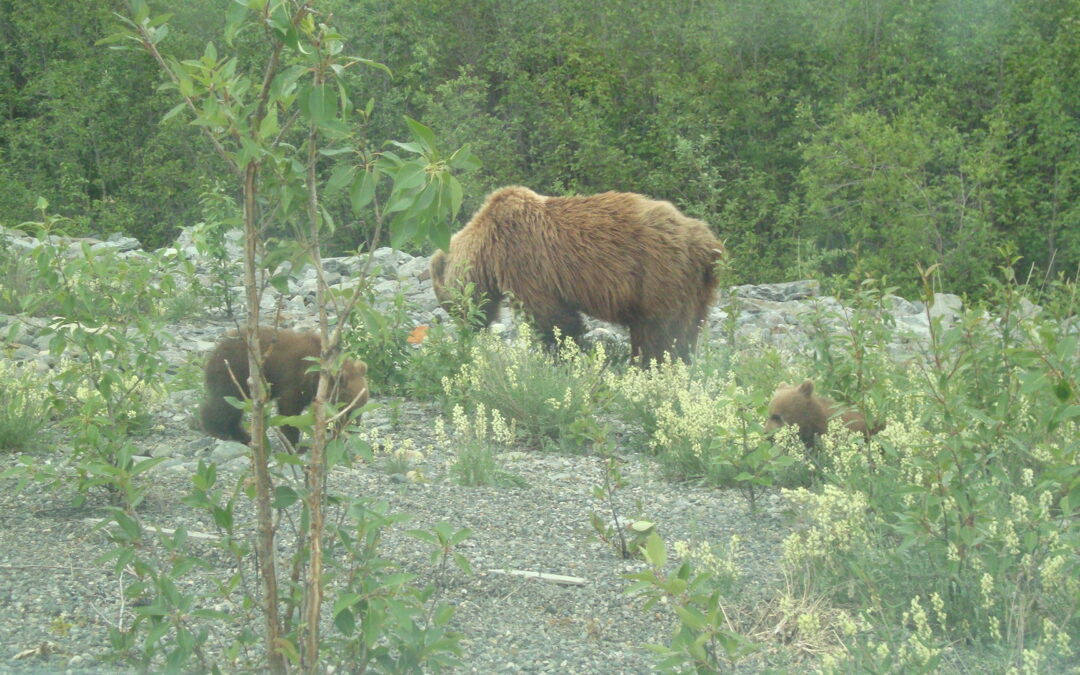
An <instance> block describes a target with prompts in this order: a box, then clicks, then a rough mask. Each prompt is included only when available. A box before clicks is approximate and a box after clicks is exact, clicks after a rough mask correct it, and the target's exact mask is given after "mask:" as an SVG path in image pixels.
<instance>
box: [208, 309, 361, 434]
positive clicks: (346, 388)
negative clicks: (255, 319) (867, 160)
mask: <svg viewBox="0 0 1080 675" xmlns="http://www.w3.org/2000/svg"><path fill="white" fill-rule="evenodd" d="M259 346H260V347H261V348H262V352H263V376H264V377H265V378H266V383H267V385H269V387H270V398H271V399H274V400H276V401H277V409H278V414H280V415H299V414H300V413H301V412H302V411H303V410H304V408H306V407H307V406H308V404H310V403H311V402H312V401H313V400H314V399H315V393H316V389H317V387H318V385H319V374H318V372H308V369H310V368H311V366H312V365H314V364H313V363H312V362H311V361H309V360H308V357H314V358H316V359H318V358H319V355H320V354H321V352H322V340H321V339H320V338H319V336H318V335H316V334H315V333H308V332H298V331H293V330H286V329H284V328H279V329H277V330H274V329H273V328H268V327H265V326H262V327H260V328H259ZM204 374H205V378H206V397H205V398H204V399H203V403H202V407H201V408H200V411H199V417H200V419H201V421H202V428H203V431H205V432H206V433H208V434H210V435H211V436H214V437H215V438H221V439H224V440H227V441H240V442H241V443H250V442H251V435H250V434H248V432H247V431H246V430H245V429H244V427H243V425H242V424H241V421H242V418H243V413H242V412H241V411H240V409H239V408H235V407H233V406H232V405H230V404H229V403H228V402H227V401H226V400H225V397H226V396H234V397H236V398H238V399H244V398H248V397H250V390H249V384H248V349H247V340H246V339H245V338H243V337H241V336H240V335H239V334H238V333H237V332H236V331H230V332H229V333H228V334H226V335H225V337H224V338H222V340H221V341H220V342H218V344H217V346H216V347H215V348H214V351H213V352H211V353H210V356H209V358H207V360H206V366H205V368H204ZM234 378H235V379H234ZM237 383H239V384H240V387H239V388H237V386H236V385H237ZM367 398H368V389H367V364H366V363H364V362H363V361H360V360H357V359H345V362H344V364H343V365H342V369H341V374H340V375H339V376H338V378H337V382H336V383H335V384H334V386H333V389H332V391H331V395H330V400H332V401H334V402H336V403H343V404H347V405H348V406H349V410H350V411H351V410H352V409H354V408H358V407H360V406H362V405H364V403H366V402H367ZM282 433H284V434H285V437H286V438H288V439H289V442H290V443H292V445H293V447H296V444H297V442H298V441H299V440H300V430H299V429H297V428H296V427H291V426H284V427H282Z"/></svg>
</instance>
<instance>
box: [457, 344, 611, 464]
mask: <svg viewBox="0 0 1080 675" xmlns="http://www.w3.org/2000/svg"><path fill="white" fill-rule="evenodd" d="M603 370H604V348H603V345H599V344H598V345H597V346H596V349H595V351H593V352H589V353H587V352H584V351H582V350H581V349H580V348H579V347H578V346H577V345H576V344H574V343H573V342H572V341H569V340H566V341H564V342H562V344H561V346H560V348H559V352H558V355H557V357H556V356H553V355H552V354H550V353H548V352H547V351H546V350H545V349H544V348H542V347H541V346H540V345H539V342H538V340H537V338H536V336H535V334H534V333H533V332H532V331H531V330H529V329H528V328H527V327H521V328H520V330H519V332H518V334H517V336H515V337H514V338H513V339H512V340H510V341H504V340H503V339H502V338H501V337H500V336H498V335H493V334H491V333H482V334H480V335H479V336H478V337H477V342H476V344H475V345H474V346H473V350H472V354H471V359H470V361H469V362H467V363H466V364H465V365H464V366H462V367H461V370H460V371H459V372H458V373H457V374H456V375H454V376H452V377H447V378H444V379H443V392H444V395H445V398H446V400H447V402H448V404H449V405H450V406H453V405H458V404H460V405H462V406H464V407H465V409H466V410H472V409H474V408H475V406H477V405H479V404H483V405H484V406H485V407H486V408H487V409H488V410H491V411H493V412H494V411H498V412H499V414H500V415H501V416H502V417H503V418H504V419H506V420H507V421H509V422H511V423H513V424H516V426H517V430H518V433H519V434H520V435H521V437H522V438H523V439H524V440H525V441H526V442H528V443H532V444H536V445H539V446H541V447H556V448H559V449H562V450H577V451H580V450H581V449H582V448H583V445H584V443H585V441H587V440H591V439H592V437H593V436H592V431H593V430H594V429H595V427H596V424H597V422H596V416H597V414H598V413H599V412H601V411H602V410H604V409H605V407H606V404H607V395H606V393H605V390H604V386H603Z"/></svg>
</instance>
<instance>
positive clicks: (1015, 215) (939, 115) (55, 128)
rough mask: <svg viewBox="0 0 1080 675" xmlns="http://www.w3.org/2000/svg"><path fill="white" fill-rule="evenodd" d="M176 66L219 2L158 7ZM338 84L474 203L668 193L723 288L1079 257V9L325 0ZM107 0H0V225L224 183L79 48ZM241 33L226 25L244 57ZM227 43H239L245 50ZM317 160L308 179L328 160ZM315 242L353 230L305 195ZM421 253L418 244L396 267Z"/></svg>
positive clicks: (145, 74)
mask: <svg viewBox="0 0 1080 675" xmlns="http://www.w3.org/2000/svg"><path fill="white" fill-rule="evenodd" d="M156 4H157V9H158V10H159V11H170V12H173V13H174V17H173V18H172V19H171V21H170V34H169V35H168V37H167V38H166V40H167V41H168V42H169V43H171V44H170V46H169V49H170V50H171V51H172V52H174V53H180V54H194V53H200V52H201V51H202V49H203V46H204V45H205V43H207V42H208V41H212V40H214V39H215V38H219V37H220V35H221V29H222V26H223V24H224V22H225V15H226V12H227V11H228V8H229V5H230V4H231V3H230V2H226V1H225V0H185V1H184V2H173V3H165V2H161V3H156ZM323 5H324V9H326V10H327V11H330V12H332V14H333V16H334V23H335V25H338V26H341V27H343V28H345V27H347V30H346V32H347V33H348V35H349V36H350V39H351V41H352V42H353V44H349V45H348V46H347V47H346V51H348V52H350V53H355V54H359V55H362V56H364V57H366V58H370V59H373V60H375V61H378V62H381V63H384V64H386V65H387V66H389V68H390V70H391V71H392V73H393V74H392V76H387V75H386V74H383V73H376V72H374V71H370V70H366V69H365V70H356V72H348V73H346V75H345V77H346V78H354V80H355V81H351V82H350V83H349V86H350V91H353V92H355V93H354V100H356V101H359V102H361V103H363V102H366V101H367V100H369V99H370V100H377V101H378V102H379V105H376V106H374V107H371V108H369V109H370V110H371V114H370V116H369V117H368V121H367V126H368V128H367V129H366V133H367V136H368V137H369V138H372V139H385V138H397V137H402V136H405V135H406V133H407V130H406V129H405V122H404V121H403V118H402V113H403V112H404V113H406V114H408V115H409V116H411V117H413V118H415V119H418V120H420V121H422V122H423V123H425V124H426V125H428V126H429V127H431V128H432V129H433V130H434V132H435V133H436V134H437V135H438V137H439V138H440V142H442V143H444V144H445V147H459V146H460V145H462V144H465V143H468V144H470V146H471V148H472V150H473V152H475V153H476V154H477V155H478V156H479V158H480V159H481V160H482V162H483V168H482V169H481V170H480V171H477V172H473V173H472V174H470V176H469V177H468V179H467V181H466V183H465V186H464V187H465V202H464V206H463V208H462V209H461V213H460V215H459V217H458V218H459V221H460V222H459V223H457V224H456V225H455V227H454V229H456V227H457V226H460V225H461V224H463V223H464V222H465V221H466V220H467V219H468V217H469V215H470V214H471V213H472V212H473V210H475V208H476V207H477V206H479V204H480V202H481V200H482V199H483V197H484V195H485V194H486V193H487V192H489V191H490V190H491V189H493V188H495V187H498V186H501V185H508V184H521V185H527V186H529V187H531V188H533V189H535V190H537V191H538V192H542V193H547V194H566V193H581V194H588V193H594V192H600V191H604V190H626V191H634V192H641V193H644V194H647V195H650V196H652V197H655V198H661V199H668V200H671V201H672V202H674V203H675V204H676V205H678V206H679V207H680V208H682V209H683V210H684V211H686V212H687V213H689V214H691V215H693V216H696V217H699V218H702V219H704V220H706V221H708V222H709V223H710V224H711V225H712V227H713V228H714V229H715V230H716V232H717V233H718V234H719V235H720V236H721V237H722V238H724V239H725V241H726V242H727V246H728V248H729V249H730V251H731V252H732V256H733V263H734V264H733V269H734V270H735V273H736V277H737V278H736V281H741V282H771V281H784V280H790V279H794V278H806V277H822V276H827V275H852V274H854V275H856V276H863V275H872V276H875V277H878V278H880V277H882V276H883V275H884V276H886V277H887V278H888V280H889V282H890V283H892V284H894V285H897V286H898V287H900V288H901V289H902V290H905V291H911V290H914V289H915V288H916V286H917V284H918V280H919V278H920V277H919V272H918V269H917V265H921V266H922V267H923V268H926V267H928V266H930V265H932V264H934V263H940V265H941V267H940V279H941V282H942V285H943V286H945V287H947V288H948V290H951V291H953V292H961V293H972V294H978V293H979V292H980V290H981V289H982V288H983V285H984V284H985V282H986V281H987V279H988V278H989V277H990V276H991V274H993V273H994V271H995V269H996V266H997V265H999V264H1000V261H1001V259H1002V258H1003V256H1002V255H999V254H998V253H997V249H999V248H1001V247H1004V248H1005V249H1006V250H1007V251H1008V252H1009V253H1010V254H1019V255H1020V256H1022V258H1021V260H1020V262H1019V263H1018V268H1019V269H1017V272H1018V273H1021V274H1023V275H1024V276H1025V277H1026V276H1027V275H1029V274H1034V275H1036V276H1035V277H1034V278H1036V279H1038V278H1042V277H1052V276H1057V275H1059V274H1063V275H1065V276H1068V277H1073V276H1075V273H1076V270H1077V266H1078V265H1080V227H1078V220H1080V199H1078V197H1080V152H1078V149H1080V148H1078V146H1080V78H1078V70H1080V2H1078V1H1077V0H938V1H921V2H912V1H911V0H753V1H734V0H724V1H696V0H684V1H681V2H656V1H655V0H613V1H610V2H596V1H595V0H470V1H469V2H459V1H455V0H403V1H402V0H393V1H389V0H360V1H350V0H327V1H326V2H325V3H323ZM117 9H120V8H119V7H117V6H115V4H114V3H113V2H111V1H110V0H80V1H79V2H70V1H68V0H38V1H36V2H31V3H27V2H16V1H14V0H0V185H3V186H4V189H3V190H0V224H2V225H6V226H15V225H18V224H19V223H21V222H23V221H27V220H32V219H33V217H34V207H35V204H36V201H37V198H38V197H39V196H42V197H45V198H46V199H47V200H48V203H49V204H50V206H51V208H52V209H53V210H54V211H55V212H56V213H59V214H62V215H65V216H68V217H70V218H71V219H72V220H73V223H74V227H75V228H76V230H77V231H75V232H72V233H71V234H96V235H105V234H109V233H113V232H122V233H124V234H126V235H130V236H134V237H137V238H138V239H139V240H140V241H141V242H142V243H143V244H144V246H147V247H156V246H162V245H165V244H166V243H168V242H169V241H170V240H171V238H172V237H174V236H175V234H176V233H177V231H178V228H180V227H181V226H184V225H190V224H192V223H194V222H197V221H199V220H201V219H203V214H202V213H201V206H200V198H199V197H200V195H203V194H205V193H207V192H212V191H215V190H217V191H221V190H224V189H225V188H223V187H222V185H224V184H225V183H223V182H222V181H221V179H223V178H225V177H226V175H227V173H226V171H227V170H226V168H225V167H224V166H223V165H222V163H221V161H220V159H219V158H218V157H217V156H216V155H215V154H214V153H212V152H210V151H209V150H208V149H207V146H206V144H205V142H203V140H202V139H200V138H197V136H198V134H199V129H198V128H196V127H194V126H192V125H191V124H190V123H189V121H188V120H187V119H186V118H185V116H184V115H176V116H174V117H171V118H169V119H167V120H165V121H162V120H163V117H165V116H166V113H167V112H168V111H169V110H170V108H172V107H173V106H174V105H175V102H176V100H175V92H169V91H165V92H159V91H158V85H159V83H160V79H161V78H160V71H159V69H158V67H157V66H156V64H154V63H152V62H151V61H150V59H149V58H148V57H147V58H141V59H140V58H135V59H133V58H131V56H130V55H129V54H125V53H121V52H116V51H111V50H108V49H106V48H104V47H101V46H96V45H95V43H96V42H97V41H98V40H100V39H101V38H102V37H104V36H106V35H108V34H109V33H110V32H112V30H113V28H114V26H115V24H116V19H115V16H114V15H113V11H114V10H117ZM260 38H261V36H259V35H254V34H248V35H241V36H238V37H237V53H238V54H239V55H240V57H241V58H243V59H250V60H253V61H256V62H257V61H258V60H259V59H261V58H263V56H262V54H261V53H260V49H261V47H262V43H261V41H260ZM245 49H246V50H248V52H249V53H247V54H245V53H244V52H245ZM329 170H330V169H329V168H328V169H327V171H329ZM325 205H326V208H327V209H328V211H329V212H330V213H331V214H332V215H333V216H334V217H335V220H336V221H337V222H338V223H339V227H338V229H337V231H336V232H335V235H334V238H333V239H332V240H331V241H330V242H328V246H327V247H326V250H327V253H329V254H334V253H337V252H339V251H343V250H347V249H355V248H357V247H358V246H363V244H364V242H365V239H366V237H368V236H370V234H371V229H372V224H371V223H367V222H363V221H357V220H356V219H355V217H353V216H352V214H351V212H350V209H349V205H348V195H346V194H338V195H336V196H334V195H328V197H327V199H326V200H325ZM415 252H422V251H414V253H415Z"/></svg>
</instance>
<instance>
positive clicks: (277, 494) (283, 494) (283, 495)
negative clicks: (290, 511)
mask: <svg viewBox="0 0 1080 675" xmlns="http://www.w3.org/2000/svg"><path fill="white" fill-rule="evenodd" d="M299 498H300V495H298V494H296V490H294V489H292V488H291V487H289V486H288V485H279V486H277V487H276V488H274V503H273V507H274V508H275V509H287V508H289V507H290V506H292V505H293V504H295V503H296V500H298V499H299Z"/></svg>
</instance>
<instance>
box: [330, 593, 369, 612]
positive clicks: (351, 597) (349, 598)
mask: <svg viewBox="0 0 1080 675" xmlns="http://www.w3.org/2000/svg"><path fill="white" fill-rule="evenodd" d="M362 599H363V596H362V595H360V594H359V593H342V594H341V595H339V596H338V598H337V600H334V614H337V613H338V612H340V611H342V610H344V609H349V608H351V607H353V606H354V605H356V603H358V602H360V600H362Z"/></svg>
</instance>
